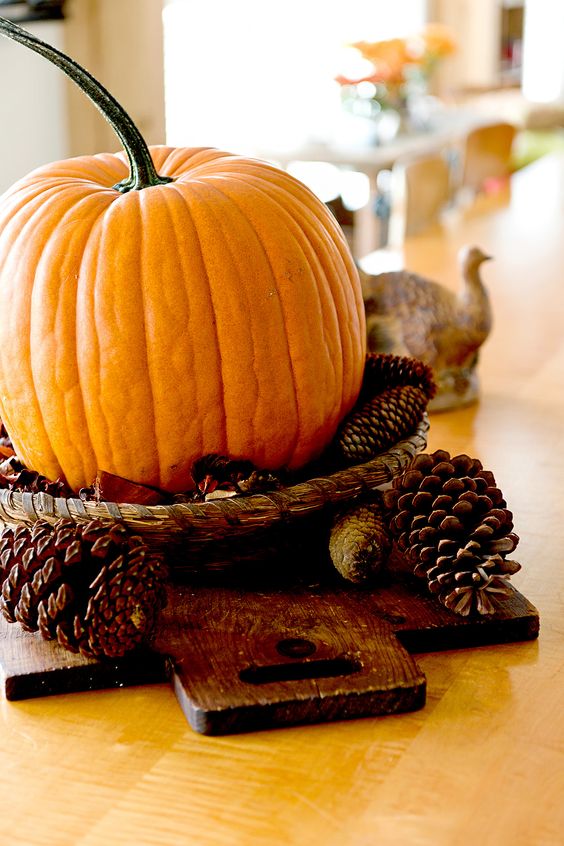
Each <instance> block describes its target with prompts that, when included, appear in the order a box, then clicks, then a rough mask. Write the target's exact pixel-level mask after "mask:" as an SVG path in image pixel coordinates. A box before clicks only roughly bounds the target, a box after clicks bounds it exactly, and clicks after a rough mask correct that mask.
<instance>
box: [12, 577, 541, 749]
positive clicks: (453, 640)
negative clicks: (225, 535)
mask: <svg viewBox="0 0 564 846" xmlns="http://www.w3.org/2000/svg"><path fill="white" fill-rule="evenodd" d="M224 581H225V580H222V584H212V585H209V584H208V585H202V584H200V585H176V586H174V587H171V589H170V601H169V605H168V608H167V609H166V610H165V612H164V613H163V615H162V619H161V625H160V627H159V631H158V633H157V637H156V641H155V649H154V651H152V652H145V653H143V654H137V655H134V656H132V657H129V658H126V659H122V660H120V661H116V662H96V661H91V660H87V659H84V658H81V657H80V656H75V655H71V654H70V653H68V652H66V651H65V650H64V649H62V648H61V647H59V646H58V645H56V644H52V643H47V642H45V641H43V640H42V639H41V638H40V637H39V635H34V634H28V633H25V632H23V631H22V630H21V629H20V628H19V626H15V625H14V626H11V625H8V624H7V623H5V622H4V621H2V622H1V623H0V666H1V668H2V673H3V682H4V691H5V695H6V697H7V698H8V699H12V700H16V699H24V698H28V697H32V696H42V695H46V694H53V693H63V692H70V691H78V690H93V689H99V688H104V687H114V686H126V685H134V684H146V683H153V682H159V681H163V680H164V678H165V677H166V675H167V673H168V675H169V677H170V679H171V681H172V684H173V686H174V689H175V692H176V695H177V697H178V700H179V702H180V705H181V707H182V710H183V711H184V713H185V715H186V717H187V719H188V721H189V722H190V725H191V726H192V727H193V728H194V729H195V730H196V731H198V732H201V733H204V734H226V733H233V732H241V731H250V730H257V729H263V728H268V727H273V726H281V725H291V724H297V723H312V722H322V721H327V720H335V719H347V718H348V719H350V718H356V717H362V716H375V715H385V714H393V713H399V712H402V711H409V710H415V709H417V708H421V707H423V705H424V704H425V677H424V675H423V674H422V672H421V670H420V669H419V668H418V666H417V664H416V662H415V661H414V659H413V658H412V657H411V655H410V653H411V652H425V651H434V650H446V649H454V648H455V649H460V648H467V647H473V646H481V645H487V644H495V643H507V642H512V641H520V640H531V639H533V638H535V637H536V636H537V635H538V629H539V619H538V613H537V611H536V609H535V608H534V607H533V606H532V605H531V604H530V603H529V602H528V600H527V599H525V597H523V596H522V595H521V594H519V593H518V592H517V591H514V592H513V594H512V596H511V597H510V598H508V599H506V600H505V601H504V603H503V605H501V606H500V609H499V611H498V612H496V614H495V615H493V616H490V617H480V618H476V617H471V618H464V617H460V616H458V615H455V614H453V613H451V612H450V611H448V610H447V609H446V608H444V607H443V606H442V605H440V604H439V603H437V602H436V601H435V600H434V599H433V597H432V596H430V595H427V594H422V593H420V592H419V590H417V589H416V587H414V586H413V585H411V584H410V583H404V582H401V581H400V582H392V583H390V584H388V585H386V586H384V587H381V588H378V589H377V590H373V591H368V590H360V589H355V588H348V587H346V586H345V587H343V586H342V585H340V584H339V583H337V582H336V581H333V582H332V583H329V584H320V583H313V584H309V585H303V584H302V585H299V584H298V585H296V584H294V585H291V586H283V587H263V588H260V589H253V590H250V589H248V587H246V586H242V585H240V584H236V583H235V584H232V585H226V584H225V583H224Z"/></svg>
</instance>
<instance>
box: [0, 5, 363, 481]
mask: <svg viewBox="0 0 564 846" xmlns="http://www.w3.org/2000/svg"><path fill="white" fill-rule="evenodd" d="M0 33H2V34H5V35H8V37H10V38H13V39H14V40H18V41H20V42H21V43H24V44H26V46H28V47H30V48H31V49H34V50H36V51H37V52H40V53H42V54H43V55H44V56H46V58H49V59H50V60H51V61H53V62H55V63H56V64H58V65H59V66H60V67H61V68H62V70H64V71H65V72H67V73H69V75H72V76H73V78H74V79H75V81H78V83H79V84H80V85H81V87H82V88H83V90H85V93H87V94H88V95H89V96H90V97H91V98H92V99H93V100H94V101H95V102H96V104H97V105H98V106H99V108H101V109H102V110H103V112H104V114H105V116H106V117H107V118H108V119H109V120H110V122H111V123H112V125H113V126H114V128H115V129H116V131H117V132H118V134H119V136H120V138H121V140H122V143H123V144H124V147H125V151H126V152H125V153H120V154H117V155H110V154H102V155H98V156H88V157H87V156H84V157H80V158H75V159H69V160H66V161H62V162H57V163H55V164H51V165H47V166H45V167H42V168H39V169H38V170H36V171H34V172H33V173H31V174H30V175H29V176H27V177H25V178H24V179H22V180H21V181H19V182H18V183H16V185H14V186H13V187H12V188H11V189H10V190H9V191H8V192H7V193H6V194H5V195H4V196H3V197H2V198H1V199H0V303H1V311H2V319H1V320H0V418H1V419H2V420H3V421H4V423H5V426H6V429H7V430H8V432H9V434H10V436H11V438H12V440H13V443H14V446H15V448H16V450H17V453H18V454H19V455H20V456H21V458H22V459H23V460H24V461H25V463H26V464H27V465H28V466H29V467H31V468H33V469H35V470H37V471H39V472H40V473H43V474H44V475H46V476H47V477H49V478H56V477H58V476H60V475H64V476H65V477H66V479H67V481H68V482H69V484H70V485H71V487H73V488H74V489H78V488H80V487H81V486H84V485H89V484H91V483H92V482H93V480H94V478H95V476H96V473H97V472H98V471H99V470H106V471H108V472H111V473H115V474H117V475H120V476H123V477H125V478H128V479H131V480H133V481H135V482H139V483H141V484H146V485H154V486H157V487H160V488H163V489H165V490H169V491H178V490H184V489H187V488H189V487H190V486H191V484H192V482H191V476H190V469H191V466H192V463H193V462H194V460H195V459H197V458H198V457H200V456H202V455H204V454H207V453H210V452H219V453H223V454H227V455H230V456H231V457H233V458H246V459H249V460H251V461H253V462H254V463H255V464H257V465H258V466H260V467H264V468H279V467H283V466H286V467H289V468H297V467H300V466H302V465H304V464H306V463H307V462H309V461H310V460H312V459H313V458H314V457H315V456H317V455H318V454H319V453H320V452H321V451H322V450H323V448H324V447H325V446H327V444H328V443H329V442H330V441H331V439H332V437H333V435H334V433H335V431H336V428H337V426H338V424H339V422H340V420H341V419H342V418H343V416H344V415H345V414H346V413H347V412H348V411H349V410H350V408H351V406H352V405H353V403H354V401H355V399H356V397H357V395H358V392H359V389H360V383H361V379H362V371H363V366H364V355H365V341H364V338H365V332H364V310H363V303H362V296H361V291H360V283H359V280H358V274H357V271H356V268H355V266H354V263H353V261H352V258H351V256H350V253H349V251H348V249H347V246H346V243H345V240H344V238H343V235H342V233H341V230H340V229H339V227H338V226H337V224H336V222H335V220H334V219H333V217H332V215H331V213H330V212H329V211H328V210H327V209H326V207H325V206H324V205H323V204H322V203H321V202H320V201H319V200H318V199H317V198H316V197H315V196H314V195H313V194H312V193H311V192H310V191H309V190H308V189H307V188H305V187H304V186H303V185H302V184H301V183H299V182H298V181H297V180H295V179H294V178H292V177H291V176H289V175H288V174H287V173H285V172H283V171H281V170H279V169H277V168H275V167H272V166H271V165H269V164H266V163H263V162H260V161H255V160H252V159H247V158H242V157H237V156H233V155H230V154H227V153H223V152H219V151H217V150H214V149H174V148H170V147H155V148H152V149H151V150H150V151H149V150H148V149H147V147H146V146H145V144H144V142H143V140H142V139H141V136H140V135H139V133H138V131H137V130H136V128H135V126H134V125H133V124H132V122H131V121H130V119H129V118H128V117H127V115H126V114H125V113H124V112H123V110H122V109H121V107H119V106H118V105H117V103H115V101H114V100H113V98H111V95H109V94H108V93H107V92H106V91H105V89H103V88H102V87H101V86H100V85H99V83H96V82H95V80H93V79H92V77H90V75H89V74H87V72H86V71H83V70H82V69H81V68H80V67H79V66H77V65H76V64H75V63H73V62H72V61H71V60H70V59H68V58H67V57H65V56H64V55H63V54H61V53H59V52H58V51H56V50H54V49H53V48H51V47H49V46H48V45H45V44H44V43H43V42H40V41H38V40H37V39H35V38H34V37H33V36H31V35H30V34H29V33H26V32H25V31H24V30H20V29H19V28H18V27H15V26H14V25H13V24H9V23H8V22H6V21H2V20H1V19H0ZM22 33H23V35H22ZM38 45H39V46H38ZM69 68H70V69H69ZM120 180H122V181H121V182H120ZM115 183H118V184H115Z"/></svg>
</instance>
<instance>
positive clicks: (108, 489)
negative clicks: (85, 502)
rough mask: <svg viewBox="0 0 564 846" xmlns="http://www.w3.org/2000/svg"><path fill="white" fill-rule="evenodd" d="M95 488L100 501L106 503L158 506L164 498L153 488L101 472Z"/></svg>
mask: <svg viewBox="0 0 564 846" xmlns="http://www.w3.org/2000/svg"><path fill="white" fill-rule="evenodd" d="M95 485H96V488H97V490H98V491H99V492H100V496H101V498H102V499H105V500H107V501H108V502H133V503H136V504H137V505H158V504H159V503H160V502H162V501H163V499H164V496H163V494H162V493H161V492H160V491H157V490H155V488H148V487H146V486H145V485H138V484H137V482H131V481H129V479H123V478H122V477H121V476H115V475H114V474H113V473H108V472H106V471H105V470H101V471H99V473H98V476H97V478H96V483H95Z"/></svg>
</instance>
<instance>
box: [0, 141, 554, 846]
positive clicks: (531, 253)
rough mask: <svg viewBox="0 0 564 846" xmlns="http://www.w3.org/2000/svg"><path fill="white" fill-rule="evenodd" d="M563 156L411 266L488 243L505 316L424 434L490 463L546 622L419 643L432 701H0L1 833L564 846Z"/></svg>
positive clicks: (215, 843)
mask: <svg viewBox="0 0 564 846" xmlns="http://www.w3.org/2000/svg"><path fill="white" fill-rule="evenodd" d="M563 232H564V160H563V159H561V158H557V157H550V158H548V157H547V158H546V159H544V160H541V161H539V162H538V163H537V164H535V165H532V166H531V167H530V168H527V169H526V170H525V171H523V172H520V173H518V174H516V175H515V176H514V177H513V179H512V183H511V187H510V190H508V191H507V192H506V193H503V194H501V195H498V196H491V197H488V198H485V200H483V201H481V202H480V203H479V204H478V205H477V206H476V207H473V208H472V209H469V210H468V211H467V212H466V213H465V214H463V215H461V216H460V219H458V220H455V221H453V224H452V227H451V228H450V229H446V230H442V231H437V230H434V231H432V232H430V233H428V234H427V235H423V234H422V235H419V236H417V237H414V238H413V239H410V240H409V241H408V242H407V244H406V247H405V256H406V258H407V260H408V266H409V267H411V268H413V270H416V271H418V272H421V273H429V274H434V275H435V276H436V278H437V279H439V280H441V281H444V282H445V284H450V285H452V286H455V285H456V283H457V265H456V251H457V249H458V247H459V246H461V245H462V244H464V243H469V242H470V243H477V244H479V245H480V246H482V247H483V248H484V249H486V250H487V251H489V252H491V254H492V255H493V256H494V257H495V260H494V261H492V262H491V263H490V264H489V265H488V267H487V269H485V271H484V279H485V282H486V284H487V285H488V288H489V290H490V294H491V297H492V302H493V308H494V328H493V331H492V334H491V335H490V338H489V339H488V341H487V342H486V343H485V344H484V346H483V347H482V350H481V355H480V363H479V373H480V380H481V401H480V402H479V403H478V404H477V405H475V406H472V407H469V408H467V409H461V410H457V411H454V412H448V413H443V414H434V415H433V416H432V422H431V430H430V442H429V445H430V448H431V449H437V448H439V447H442V448H444V449H448V450H450V451H451V452H454V453H456V452H463V451H464V452H468V453H470V454H471V455H475V456H478V457H479V458H480V459H481V460H482V461H483V463H484V465H485V466H486V467H488V468H490V469H492V470H493V471H494V472H495V476H496V479H497V481H498V483H499V485H500V487H501V488H502V490H503V491H504V494H505V496H506V499H507V501H508V504H509V507H510V508H511V510H512V511H513V513H514V517H515V527H516V531H517V533H518V534H519V535H520V537H521V542H520V545H519V547H518V549H517V553H518V555H517V557H518V559H519V561H520V562H521V563H522V566H523V569H522V570H521V572H519V573H518V574H517V575H516V576H515V577H514V579H513V581H514V584H515V586H516V587H517V588H518V590H519V591H520V592H522V593H523V594H524V595H525V596H527V597H528V599H529V600H530V601H531V602H532V603H533V604H534V605H535V606H536V607H537V608H538V609H539V612H540V616H541V620H542V627H541V634H540V638H539V639H538V640H535V641H530V642H525V643H514V644H505V645H495V646H482V647H478V648H476V649H463V650H457V649H454V650H451V651H448V652H440V653H431V654H426V655H419V656H418V657H417V663H418V665H419V667H420V668H421V669H422V670H423V672H424V674H425V676H426V677H427V703H426V706H425V708H423V709H422V710H418V711H413V712H410V713H405V714H398V715H395V716H392V717H387V718H385V719H379V718H375V719H371V718H368V719H362V720H354V721H343V722H334V723H326V724H323V725H313V726H300V727H295V728H285V729H280V730H276V729H275V730H271V731H266V732H259V733H254V734H242V735H233V736H227V737H203V736H201V735H199V734H197V733H196V732H194V731H192V729H191V728H190V727H189V726H188V725H187V723H186V720H185V718H184V715H183V714H182V713H181V711H180V709H179V707H178V704H177V701H176V698H175V696H174V693H173V692H172V691H171V690H170V688H169V686H168V685H166V684H156V685H153V686H143V687H133V688H129V689H127V690H107V691H95V692H85V693H76V694H72V695H61V696H52V697H47V698H43V699H35V700H27V701H24V702H17V703H10V702H6V701H2V702H0V714H1V718H2V764H1V766H0V788H1V790H2V796H3V801H2V839H3V840H4V841H5V842H6V843H9V844H10V846H12V844H16V845H17V846H20V844H21V846H30V844H33V846H107V844H109V843H111V844H112V846H126V844H127V846H131V844H135V845H136V846H154V844H156V843H158V844H159V846H178V844H183V843H194V844H198V846H311V844H312V843H322V844H323V845H324V846H373V844H375V843H377V844H379V846H397V844H406V846H407V845H408V846H412V845H413V846H467V844H470V843H480V844H481V846H506V844H511V846H560V844H561V843H562V831H564V805H563V803H562V796H563V795H564V709H563V708H562V702H563V697H564V622H563V613H562V597H563V596H564V567H563V563H562V560H563V555H562V550H563V549H564V521H563V520H562V510H563V508H564V488H563V480H564V451H563V449H562V433H563V431H564V335H563V332H562V327H563V326H564V287H563V277H564V271H563V269H564V238H563V235H562V233H563Z"/></svg>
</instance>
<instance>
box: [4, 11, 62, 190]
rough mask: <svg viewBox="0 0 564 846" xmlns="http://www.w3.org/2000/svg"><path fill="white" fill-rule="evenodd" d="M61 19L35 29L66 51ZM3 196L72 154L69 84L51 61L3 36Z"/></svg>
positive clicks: (37, 25)
mask: <svg viewBox="0 0 564 846" xmlns="http://www.w3.org/2000/svg"><path fill="white" fill-rule="evenodd" d="M63 27H64V24H63V22H61V21H45V22H42V23H36V24H31V25H29V27H28V28H29V30H30V31H31V32H33V34H34V35H37V36H38V37H39V38H41V39H43V40H44V41H48V42H49V43H51V44H53V45H55V46H56V47H59V48H60V49H61V48H63ZM0 103H1V107H0V192H3V191H5V190H6V188H8V187H9V186H10V185H11V184H12V183H13V182H15V181H16V180H17V179H19V178H20V177H22V176H25V175H26V174H27V173H29V171H30V170H33V169H34V168H36V167H38V166H39V165H41V164H46V163H47V162H51V161H56V160H57V159H62V158H65V157H66V156H67V155H68V132H67V126H68V124H67V109H66V83H65V78H64V76H63V74H62V73H61V72H60V71H59V70H57V68H55V67H53V66H51V65H50V64H49V63H48V62H47V61H46V60H45V59H43V58H41V56H38V55H37V54H36V53H32V52H31V51H30V50H28V49H27V48H25V47H23V46H22V45H20V44H16V43H15V42H13V41H9V40H8V39H7V38H0Z"/></svg>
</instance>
